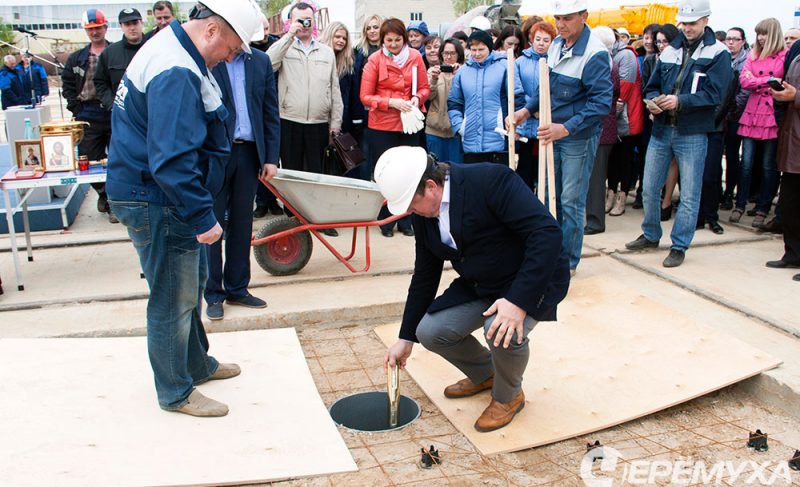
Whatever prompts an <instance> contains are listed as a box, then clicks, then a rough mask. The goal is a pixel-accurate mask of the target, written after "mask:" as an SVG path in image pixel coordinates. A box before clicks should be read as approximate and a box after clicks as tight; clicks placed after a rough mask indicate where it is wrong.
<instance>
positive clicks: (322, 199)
mask: <svg viewBox="0 0 800 487" xmlns="http://www.w3.org/2000/svg"><path fill="white" fill-rule="evenodd" d="M270 182H271V183H272V185H273V186H274V187H275V189H277V190H278V192H279V193H280V194H281V196H283V198H284V199H286V201H288V202H289V204H290V205H292V206H294V207H295V209H296V210H297V211H298V212H299V213H300V215H302V216H303V217H304V218H305V219H307V220H308V221H309V222H311V223H316V224H324V223H348V222H368V221H374V220H375V219H377V217H378V212H379V211H380V209H381V205H382V204H383V200H384V198H383V195H381V193H380V191H378V185H377V184H375V183H373V182H371V181H362V180H360V179H352V178H344V177H339V176H328V175H325V174H316V173H310V172H304V171H292V170H289V169H279V170H278V175H277V176H275V177H274V178H272V180H271V181H270Z"/></svg>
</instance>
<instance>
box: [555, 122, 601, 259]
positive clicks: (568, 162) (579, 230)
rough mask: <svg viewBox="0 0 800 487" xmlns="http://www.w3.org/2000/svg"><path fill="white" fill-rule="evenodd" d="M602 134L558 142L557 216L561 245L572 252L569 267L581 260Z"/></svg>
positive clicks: (556, 161)
mask: <svg viewBox="0 0 800 487" xmlns="http://www.w3.org/2000/svg"><path fill="white" fill-rule="evenodd" d="M599 140H600V135H599V134H597V135H594V136H592V137H589V138H588V139H571V138H569V137H567V138H566V139H561V140H558V141H556V142H555V146H554V147H553V156H554V158H555V159H554V162H555V169H556V174H555V176H556V216H557V218H558V223H559V224H560V225H561V231H562V233H563V240H562V247H563V248H565V249H566V250H567V252H569V268H570V269H575V268H577V267H578V263H579V262H580V260H581V249H582V248H583V226H584V223H585V220H586V194H587V192H588V191H589V178H590V177H591V175H592V166H594V156H595V152H597V143H598V141H599Z"/></svg>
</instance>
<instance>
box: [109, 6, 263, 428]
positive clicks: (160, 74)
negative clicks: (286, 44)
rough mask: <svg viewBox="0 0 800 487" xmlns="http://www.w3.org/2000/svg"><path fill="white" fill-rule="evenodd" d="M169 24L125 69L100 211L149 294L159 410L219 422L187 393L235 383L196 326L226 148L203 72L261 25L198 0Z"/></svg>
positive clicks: (206, 403)
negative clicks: (111, 218) (112, 220)
mask: <svg viewBox="0 0 800 487" xmlns="http://www.w3.org/2000/svg"><path fill="white" fill-rule="evenodd" d="M190 17H191V20H189V22H187V23H186V24H185V25H184V26H181V24H180V23H178V22H177V21H174V22H173V23H172V24H170V27H169V28H168V29H165V30H163V31H161V32H160V33H159V34H158V35H157V36H154V37H153V38H152V39H151V40H150V41H148V42H147V44H145V45H144V46H143V47H142V48H141V50H140V51H139V53H138V54H137V56H136V57H135V58H134V59H133V61H132V62H131V64H130V65H129V66H128V70H127V71H126V73H125V75H124V77H123V79H122V82H121V83H120V85H119V88H118V89H117V96H116V99H115V101H114V103H115V105H116V106H115V107H114V109H113V110H112V112H111V113H112V125H113V130H114V139H113V140H112V142H111V150H110V154H109V158H108V179H107V186H106V187H107V189H108V196H109V203H110V205H111V208H112V210H113V211H114V213H115V214H116V215H117V216H118V217H119V220H120V222H122V224H123V225H125V226H126V227H127V228H128V235H130V237H131V240H132V241H133V246H134V248H136V251H137V253H138V254H139V262H140V263H141V266H142V270H143V271H144V275H145V278H146V279H147V284H148V286H149V287H150V297H149V299H148V303H147V349H148V353H149V356H150V365H151V366H152V368H153V375H154V379H155V385H156V393H157V395H158V403H159V405H160V406H161V408H162V409H165V410H167V411H175V412H180V413H184V414H190V415H193V416H224V415H226V414H227V413H228V407H227V406H226V405H225V404H223V403H221V402H218V401H215V400H213V399H210V398H208V397H206V396H204V395H203V394H201V393H200V392H199V391H198V390H196V389H195V388H194V386H195V385H198V384H201V383H203V382H206V381H208V380H215V379H228V378H230V377H234V376H236V375H239V373H240V369H239V366H238V365H236V364H222V363H219V362H217V360H216V359H215V358H214V357H211V356H210V355H208V353H207V350H208V340H207V338H206V335H205V331H204V330H203V323H202V321H201V306H202V298H203V288H204V286H205V282H206V278H207V274H208V264H207V255H206V253H207V247H206V246H207V245H209V244H212V243H214V242H216V241H217V240H219V238H220V237H221V236H222V227H221V226H220V224H219V222H218V220H217V218H216V216H215V214H214V197H215V195H216V194H217V192H218V191H219V189H220V187H221V186H222V182H223V179H224V175H225V163H226V161H227V159H228V156H229V154H230V143H229V141H228V135H227V131H226V129H225V119H226V117H227V116H228V112H227V110H226V109H225V106H224V105H223V104H222V99H221V96H222V94H221V92H220V89H219V86H218V85H217V83H216V82H215V81H214V77H213V76H212V75H211V73H210V68H212V67H214V66H215V65H216V64H218V63H219V62H221V61H223V60H227V61H232V60H233V57H234V55H235V54H236V53H237V52H238V51H239V50H240V49H241V50H244V51H245V52H247V53H250V48H249V46H248V44H247V43H248V42H249V41H250V39H251V37H253V36H254V35H257V34H258V33H259V32H260V33H261V34H262V35H263V30H262V28H261V13H260V10H259V9H258V6H257V5H256V4H255V2H254V1H253V0H204V2H203V3H202V4H199V3H198V4H197V5H196V6H195V7H194V8H193V9H192V12H191V14H190Z"/></svg>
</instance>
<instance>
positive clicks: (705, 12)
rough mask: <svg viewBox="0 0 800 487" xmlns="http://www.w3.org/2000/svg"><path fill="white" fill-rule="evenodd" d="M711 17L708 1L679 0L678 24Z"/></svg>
mask: <svg viewBox="0 0 800 487" xmlns="http://www.w3.org/2000/svg"><path fill="white" fill-rule="evenodd" d="M709 15H711V3H710V1H709V0H681V3H680V4H678V15H677V17H676V20H677V21H678V22H697V21H698V20H700V19H702V18H703V17H708V16H709Z"/></svg>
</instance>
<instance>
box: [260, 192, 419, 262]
mask: <svg viewBox="0 0 800 487" xmlns="http://www.w3.org/2000/svg"><path fill="white" fill-rule="evenodd" d="M262 183H264V186H266V187H267V189H268V190H270V192H271V193H272V194H274V195H275V197H276V198H278V199H279V200H280V201H281V203H283V206H284V208H286V209H288V210H289V211H291V212H292V213H293V214H294V217H295V218H297V219H298V220H299V221H300V222H301V223H302V225H299V226H296V227H294V228H291V229H289V230H284V231H282V232H278V233H275V234H272V235H270V236H268V237H264V238H259V239H253V240H252V241H251V245H252V246H256V245H263V244H265V243H267V242H272V241H273V240H278V239H280V238H284V237H288V236H290V235H294V234H296V233H301V232H305V231H309V232H311V234H312V235H314V236H315V237H316V238H317V240H319V241H320V242H321V243H322V245H324V246H325V247H326V248H327V249H328V250H329V251H330V252H331V253H332V254H333V255H334V256H336V258H337V259H339V262H341V263H342V264H344V266H345V267H347V268H348V269H350V272H366V271H368V270H369V266H370V263H371V260H370V245H369V227H375V226H380V225H387V224H389V223H392V222H395V221H397V220H399V219H401V218H403V217H404V216H406V215H408V214H409V213H404V214H402V215H394V216H390V217H389V218H384V219H383V220H372V221H366V222H346V223H311V222H309V221H308V220H307V219H306V217H304V216H303V215H301V214H300V212H298V211H297V209H295V207H294V206H292V204H291V203H289V202H288V201H287V200H286V198H284V197H283V195H282V194H281V193H280V191H278V190H277V189H276V188H275V186H273V185H272V184H270V183H269V182H268V181H262ZM385 203H386V200H384V204H385ZM329 228H352V229H353V241H352V246H351V248H350V254H348V255H347V256H344V255H342V253H341V252H339V251H338V250H337V249H336V248H335V247H334V246H333V245H331V244H330V242H328V240H327V239H326V238H325V235H322V234H320V233H319V231H320V230H327V229H329ZM359 228H364V243H365V249H366V250H365V254H366V255H365V260H366V265H364V268H363V269H356V268H355V267H353V265H352V264H350V259H352V258H353V256H355V254H356V243H357V238H358V229H359Z"/></svg>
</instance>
